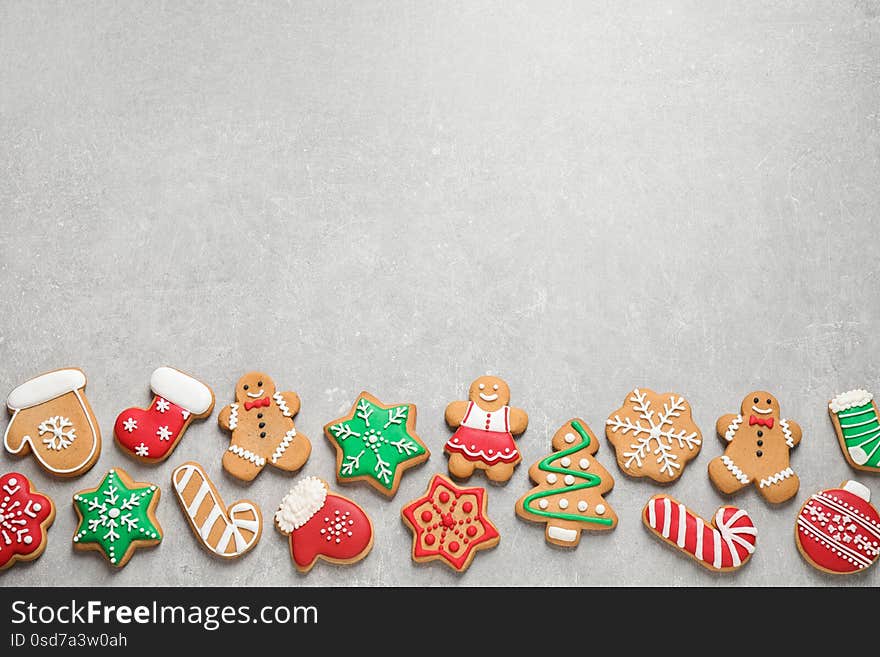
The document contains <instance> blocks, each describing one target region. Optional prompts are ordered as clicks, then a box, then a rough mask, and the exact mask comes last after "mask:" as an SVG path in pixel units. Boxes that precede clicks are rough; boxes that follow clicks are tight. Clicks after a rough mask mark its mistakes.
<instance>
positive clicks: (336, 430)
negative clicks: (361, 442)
mask: <svg viewBox="0 0 880 657" xmlns="http://www.w3.org/2000/svg"><path fill="white" fill-rule="evenodd" d="M330 431H332V432H333V435H334V436H336V437H337V438H339V440H345V439H346V438H349V437H350V436H354V437H355V438H360V436H361V434H359V433H358V432H357V431H352V430H351V429H350V428H349V426H348V425H347V424H341V423H340V424H334V425H333V426H332V427H330Z"/></svg>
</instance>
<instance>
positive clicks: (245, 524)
mask: <svg viewBox="0 0 880 657" xmlns="http://www.w3.org/2000/svg"><path fill="white" fill-rule="evenodd" d="M171 483H172V485H173V486H174V492H175V493H176V494H177V501H178V502H180V507H181V508H182V509H183V512H184V514H185V515H186V519H187V520H188V521H189V526H190V527H191V528H192V530H193V532H194V533H195V535H196V537H197V538H198V539H199V543H201V545H202V547H204V548H205V549H206V550H208V551H209V552H211V553H212V554H215V555H217V556H218V557H221V558H223V559H235V558H237V557H240V556H241V555H243V554H245V553H246V552H248V551H249V550H251V549H252V548H253V547H254V546H255V545H256V544H257V541H259V540H260V534H262V531H263V518H262V515H261V514H260V509H259V507H258V506H257V505H256V504H254V503H253V502H251V501H250V500H239V501H237V502H235V503H233V504H232V505H230V506H229V508H226V507H225V506H224V505H223V499H222V498H221V497H220V493H218V492H217V488H216V487H215V486H214V484H213V482H212V481H211V480H210V479H209V478H208V475H207V473H206V472H205V469H204V468H203V467H202V466H201V465H199V464H198V463H195V462H193V461H188V462H186V463H184V464H183V465H181V466H178V467H177V468H175V469H174V471H173V472H172V473H171Z"/></svg>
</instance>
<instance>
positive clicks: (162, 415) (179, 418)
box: [113, 367, 214, 463]
mask: <svg viewBox="0 0 880 657" xmlns="http://www.w3.org/2000/svg"><path fill="white" fill-rule="evenodd" d="M150 388H151V390H152V391H153V395H154V396H153V401H152V402H151V403H150V405H149V406H148V407H147V408H128V409H126V410H124V411H122V412H121V413H120V414H119V415H118V416H117V418H116V424H115V426H114V429H113V433H114V435H115V437H116V442H117V443H118V444H119V446H120V447H121V448H122V449H124V450H125V451H126V452H128V453H129V454H130V455H131V456H134V457H135V458H136V459H138V460H140V461H144V462H147V463H158V462H160V461H164V460H165V459H166V458H168V457H169V456H171V452H173V451H174V449H175V447H177V444H178V443H179V442H180V439H181V438H182V437H183V434H184V432H185V431H186V429H187V427H188V426H189V424H190V422H192V421H193V420H194V419H197V418H205V417H208V416H209V415H210V414H211V411H212V410H213V409H214V393H213V391H212V390H211V389H210V388H209V387H208V386H206V385H205V384H204V383H202V382H201V381H198V380H197V379H194V378H193V377H191V376H190V375H189V374H185V373H183V372H181V371H180V370H176V369H174V368H172V367H159V368H157V369H156V370H155V371H154V372H153V374H152V376H151V377H150Z"/></svg>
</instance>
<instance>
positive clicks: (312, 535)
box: [275, 477, 373, 573]
mask: <svg viewBox="0 0 880 657" xmlns="http://www.w3.org/2000/svg"><path fill="white" fill-rule="evenodd" d="M275 528H276V529H277V530H278V531H280V532H281V533H282V534H286V535H288V536H290V558H291V559H292V560H293V565H294V566H296V569H297V570H298V571H299V572H301V573H307V572H309V571H310V570H311V569H312V567H313V566H314V565H315V563H317V561H318V560H319V559H322V560H324V561H329V562H330V563H335V564H343V565H349V564H353V563H356V562H358V561H360V560H361V559H363V558H364V557H366V556H367V554H369V552H370V549H371V548H372V547H373V523H372V522H370V518H369V517H368V516H367V514H366V513H365V512H364V510H363V509H362V508H361V507H360V506H358V505H357V504H355V503H354V502H353V501H352V500H350V499H348V498H347V497H343V496H342V495H337V494H336V493H331V492H330V488H329V486H327V482H325V481H324V480H323V479H318V478H317V477H306V478H304V479H302V480H301V481H300V482H299V483H298V484H297V485H296V486H294V487H293V488H291V489H290V492H289V493H287V495H285V496H284V499H283V500H281V504H280V505H279V506H278V510H277V511H276V512H275Z"/></svg>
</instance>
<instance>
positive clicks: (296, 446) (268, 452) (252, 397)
mask: <svg viewBox="0 0 880 657" xmlns="http://www.w3.org/2000/svg"><path fill="white" fill-rule="evenodd" d="M299 407H300V402H299V395H297V394H296V393H295V392H276V390H275V382H274V381H272V379H271V377H269V375H268V374H264V373H263V372H248V373H247V374H245V375H244V376H243V377H241V378H240V379H239V380H238V383H237V384H236V386H235V403H234V404H230V405H229V406H227V407H225V408H224V409H223V410H222V411H220V415H219V417H218V418H217V421H218V422H219V423H220V426H221V427H223V428H224V429H226V430H227V431H231V432H232V442H231V444H230V445H229V448H228V449H227V450H226V453H225V454H224V455H223V468H224V469H225V470H226V472H228V473H229V474H231V475H232V476H233V477H237V478H239V479H241V480H242V481H251V480H252V479H253V478H254V477H256V476H257V475H258V474H260V472H262V470H263V468H264V467H265V466H266V464H269V465H273V466H275V467H276V468H281V469H282V470H286V471H288V472H293V471H296V470H299V469H300V468H301V467H302V466H303V465H304V464H305V462H306V461H307V460H308V458H309V454H311V452H312V444H311V442H309V439H308V438H306V436H304V435H303V434H301V433H298V432H297V430H296V427H294V426H293V416H294V415H296V414H297V413H299Z"/></svg>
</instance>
